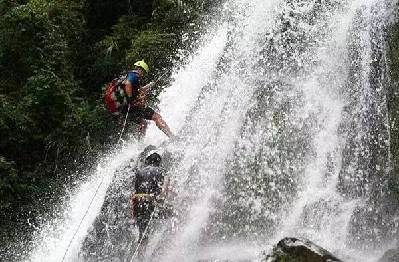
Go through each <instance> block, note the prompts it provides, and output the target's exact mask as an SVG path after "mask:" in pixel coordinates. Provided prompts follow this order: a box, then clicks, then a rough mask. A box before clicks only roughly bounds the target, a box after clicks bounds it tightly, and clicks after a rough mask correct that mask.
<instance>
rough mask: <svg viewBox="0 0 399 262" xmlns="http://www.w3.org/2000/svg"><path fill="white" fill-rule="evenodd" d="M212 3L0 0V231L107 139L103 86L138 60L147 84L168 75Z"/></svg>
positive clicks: (110, 124) (110, 123)
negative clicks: (146, 70) (189, 30)
mask: <svg viewBox="0 0 399 262" xmlns="http://www.w3.org/2000/svg"><path fill="white" fill-rule="evenodd" d="M211 2H212V1H208V0H206V1H205V0H204V1H194V0H190V1H188V0H186V1H181V0H179V1H175V0H150V1H144V2H143V1H139V0H131V1H125V0H116V1H115V0H99V1H97V0H0V152H1V153H0V221H2V222H3V224H0V229H2V228H8V229H9V228H13V226H10V223H14V222H15V220H16V219H15V218H19V219H24V218H26V217H25V216H28V215H27V214H29V212H27V211H29V210H32V209H33V206H34V205H35V202H39V201H40V200H39V199H42V198H43V197H44V198H46V197H45V196H48V195H50V194H51V192H53V193H54V192H59V191H60V190H61V189H62V188H63V186H62V183H64V182H65V181H68V177H69V176H70V175H71V174H72V173H73V172H74V170H77V169H78V167H79V166H80V165H83V166H85V165H86V166H87V165H90V162H91V161H87V159H95V156H96V155H97V154H98V153H99V152H101V151H102V150H104V149H106V147H107V145H109V144H110V143H112V142H113V141H114V139H113V138H114V137H115V133H116V132H117V130H119V127H118V126H117V125H116V124H115V122H114V120H113V119H112V116H111V115H110V114H109V113H108V112H107V110H106V109H105V108H104V106H103V102H102V90H101V88H100V87H101V86H103V85H104V83H105V82H107V81H109V80H110V79H112V78H114V77H115V76H117V75H119V74H120V73H121V72H122V71H126V70H129V69H131V65H132V64H133V63H134V62H135V61H136V60H139V59H145V60H146V61H147V62H148V63H149V65H150V67H151V74H150V76H149V79H148V80H150V79H151V78H156V77H157V76H159V73H160V72H164V71H165V69H166V70H167V69H168V68H171V67H172V65H171V61H173V60H174V59H175V56H174V55H175V52H176V49H177V48H176V46H179V45H180V44H181V35H182V33H183V29H184V28H186V27H187V25H188V24H189V23H193V22H194V20H195V19H196V18H197V17H198V15H199V14H200V13H201V12H203V11H204V10H205V9H206V8H208V7H209V6H211V5H212V4H209V3H211ZM213 2H215V1H213ZM204 3H208V4H204ZM163 84H164V83H163ZM158 91H160V90H158ZM151 101H152V103H155V102H156V101H157V100H156V97H152V100H151ZM83 169H84V168H83ZM5 214H7V215H5ZM30 218H32V217H30ZM31 221H32V222H33V223H34V220H31ZM0 232H3V230H0ZM4 232H5V231H4ZM2 234H3V233H1V234H0V238H2V236H3V235H2ZM0 245H1V242H0ZM0 249H1V248H0Z"/></svg>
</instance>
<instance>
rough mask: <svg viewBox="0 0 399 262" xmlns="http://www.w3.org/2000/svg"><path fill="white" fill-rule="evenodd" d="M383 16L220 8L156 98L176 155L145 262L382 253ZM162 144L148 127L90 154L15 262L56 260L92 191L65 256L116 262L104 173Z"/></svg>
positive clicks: (116, 216)
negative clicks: (59, 209)
mask: <svg viewBox="0 0 399 262" xmlns="http://www.w3.org/2000/svg"><path fill="white" fill-rule="evenodd" d="M387 17H388V10H387V9H386V6H385V3H384V1H379V0H325V1H317V0H271V1H265V0H231V1H226V3H225V4H224V5H223V6H222V7H221V10H220V16H218V17H217V18H216V19H217V21H214V23H213V26H212V27H210V28H208V29H207V32H206V33H205V34H204V35H203V37H202V44H201V45H200V47H199V48H198V50H197V51H195V52H194V53H193V55H192V57H190V58H188V59H187V62H186V63H185V64H184V65H182V66H181V67H180V68H176V70H175V71H174V72H173V74H172V78H173V81H172V84H171V86H170V87H168V88H167V89H166V90H165V92H164V93H163V94H161V96H160V101H161V103H160V105H159V109H160V112H161V114H162V116H163V118H164V119H165V120H166V121H167V122H168V124H169V125H170V127H171V128H172V130H174V132H175V133H176V134H177V139H176V140H175V141H174V142H171V143H168V144H167V146H166V148H164V149H163V150H165V151H169V152H172V154H175V155H178V156H179V157H178V158H176V160H175V161H174V162H173V163H172V165H171V167H170V169H169V172H168V175H169V176H170V178H171V180H172V191H173V193H174V195H175V197H174V198H173V199H172V200H171V204H172V205H173V207H174V210H175V212H174V213H175V214H174V216H173V217H172V218H170V219H168V220H164V221H155V222H154V230H153V231H152V233H151V236H150V239H149V243H148V246H147V248H146V251H145V254H144V256H145V258H146V259H147V260H148V261H220V260H223V261H258V260H260V259H261V256H262V253H263V252H268V251H269V250H270V247H271V246H272V245H273V244H275V243H276V242H277V241H278V240H280V239H281V238H283V237H286V236H296V237H305V238H308V239H310V240H312V241H314V242H316V243H317V244H320V245H321V246H323V247H325V248H327V249H329V250H331V251H332V252H334V253H335V254H336V255H337V256H338V257H340V258H342V259H343V260H344V261H376V260H377V259H378V257H379V256H381V254H382V252H383V251H384V250H385V249H386V248H387V246H388V245H389V244H390V241H392V240H393V238H394V234H395V232H396V230H397V227H396V225H395V224H394V218H395V212H396V210H394V209H393V208H392V207H390V206H389V201H390V194H389V190H388V188H387V185H386V184H387V179H388V175H389V169H390V165H389V152H388V149H389V134H388V122H387V121H388V119H387V109H386V101H385V93H386V85H387V82H388V79H387V77H386V61H385V40H384V34H383V32H384V28H385V27H386V23H387V22H386V18H387ZM163 140H164V137H163V134H162V133H160V131H159V130H158V129H157V128H156V127H154V126H153V125H150V128H149V130H148V134H147V137H146V138H145V140H144V141H143V142H142V143H137V142H134V141H130V142H129V143H127V144H126V145H125V146H124V147H123V148H122V149H120V150H119V151H117V152H114V153H112V154H110V155H109V156H108V157H106V158H104V159H102V160H101V164H100V165H99V168H98V170H97V172H94V173H93V174H92V175H91V177H90V178H89V179H88V180H87V181H86V183H84V184H82V186H81V187H78V189H77V190H76V192H73V193H71V197H70V200H69V202H68V201H67V203H65V206H66V208H65V212H64V213H65V214H63V215H62V216H61V217H60V219H59V221H52V222H51V223H49V224H50V225H49V226H48V227H44V228H43V229H42V230H41V231H40V232H39V233H38V236H37V238H36V239H35V245H36V247H35V248H34V249H33V251H32V253H31V255H30V258H29V259H28V261H43V259H44V258H46V259H45V260H46V261H61V258H62V256H63V255H64V251H65V250H66V248H67V244H68V241H69V240H70V239H71V237H72V234H73V233H74V231H73V230H74V229H75V228H77V226H78V224H79V222H80V219H81V218H82V216H83V214H84V212H85V211H86V209H87V206H88V204H89V202H90V197H91V196H92V195H93V194H94V192H95V190H96V187H97V186H98V185H99V184H100V185H101V186H100V187H99V193H98V196H97V197H96V199H95V201H94V203H93V205H92V206H91V207H90V209H89V215H88V216H87V217H86V219H85V220H84V223H83V224H82V225H81V227H80V230H79V233H78V234H77V237H76V238H75V239H74V241H73V244H72V246H71V248H70V250H69V252H68V256H67V261H91V260H92V261H99V260H101V259H105V260H108V261H123V260H124V259H126V255H127V254H126V252H128V249H129V246H131V244H132V243H134V241H136V235H137V233H136V232H135V230H134V226H132V225H130V224H129V222H128V220H129V219H128V217H129V214H126V213H128V209H129V207H128V203H125V202H124V204H123V207H118V206H120V205H121V202H120V199H126V198H128V195H129V194H130V193H131V191H130V190H131V189H130V188H129V186H127V185H128V183H127V182H126V181H128V180H129V179H131V177H129V173H128V172H127V173H126V174H124V175H120V176H119V178H114V175H115V173H116V172H117V171H118V170H120V169H121V168H122V167H124V166H128V163H129V161H130V160H131V159H132V158H134V157H136V156H137V155H138V153H139V152H140V150H142V149H143V148H144V146H146V145H149V144H156V145H159V144H161V143H162V141H163ZM113 179H114V180H113ZM118 179H119V180H118ZM112 181H114V182H112ZM115 181H117V182H115ZM118 181H119V182H118ZM121 181H122V182H121ZM112 187H114V189H112ZM107 188H108V190H109V191H108V194H111V195H112V194H114V197H113V198H115V199H116V198H118V199H119V200H118V201H119V202H115V203H114V202H113V201H112V199H113V198H112V196H108V197H109V198H110V200H109V201H106V202H107V205H110V207H115V208H108V207H107V208H103V209H102V210H101V205H102V204H103V202H104V198H106V191H107ZM118 191H119V193H117V192H118ZM115 201H116V200H115ZM96 217H97V222H96V223H95V224H94V229H93V227H92V226H91V225H92V224H93V223H94V221H95V219H96ZM121 217H123V220H121ZM96 224H97V225H99V224H101V226H102V227H104V228H106V230H105V229H104V230H105V231H106V234H105V235H103V236H101V241H100V240H99V236H98V235H96V233H93V232H95V227H96ZM122 224H123V225H122ZM122 229H123V230H122ZM93 230H94V231H93ZM115 232H118V234H116V233H115ZM116 235H118V237H112V239H111V236H116ZM107 236H108V237H109V239H108V240H107ZM85 239H86V240H85ZM134 245H135V244H134Z"/></svg>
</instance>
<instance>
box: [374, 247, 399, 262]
mask: <svg viewBox="0 0 399 262" xmlns="http://www.w3.org/2000/svg"><path fill="white" fill-rule="evenodd" d="M398 261H399V248H393V249H390V250H388V251H387V252H385V254H384V256H383V257H382V258H381V259H380V260H378V262H398Z"/></svg>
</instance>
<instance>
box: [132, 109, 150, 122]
mask: <svg viewBox="0 0 399 262" xmlns="http://www.w3.org/2000/svg"><path fill="white" fill-rule="evenodd" d="M129 114H131V116H132V117H133V118H136V119H146V120H152V117H153V116H154V114H155V111H154V109H152V108H151V107H131V108H130V112H129Z"/></svg>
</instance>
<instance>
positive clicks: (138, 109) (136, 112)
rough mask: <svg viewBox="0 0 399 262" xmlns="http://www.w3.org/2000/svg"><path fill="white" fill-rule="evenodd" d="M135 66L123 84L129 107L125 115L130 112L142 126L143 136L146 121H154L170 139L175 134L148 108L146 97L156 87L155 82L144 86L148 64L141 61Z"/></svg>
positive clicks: (125, 109)
mask: <svg viewBox="0 0 399 262" xmlns="http://www.w3.org/2000/svg"><path fill="white" fill-rule="evenodd" d="M134 66H135V68H134V70H133V71H130V72H128V74H127V79H126V80H125V81H124V83H123V84H124V87H125V88H124V90H125V92H126V98H127V106H126V107H124V109H123V113H124V115H126V113H127V112H128V111H129V115H130V117H131V118H134V119H135V120H137V121H138V123H139V124H140V130H141V132H142V134H143V135H144V134H145V131H146V128H147V122H146V120H153V121H154V122H155V124H156V125H157V127H158V128H159V129H160V130H161V131H162V132H164V133H165V134H166V135H167V136H168V137H172V136H173V133H172V131H171V130H170V128H169V126H168V125H167V124H166V122H165V121H164V120H163V119H162V117H161V115H160V114H159V113H157V112H155V111H154V109H152V108H150V107H148V106H146V96H147V94H148V93H149V91H150V90H151V88H152V87H153V86H154V85H155V82H150V83H149V84H147V85H143V78H144V76H145V74H147V73H148V72H149V67H148V65H147V63H145V62H144V60H141V61H137V62H136V63H134ZM129 107H130V108H129Z"/></svg>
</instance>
